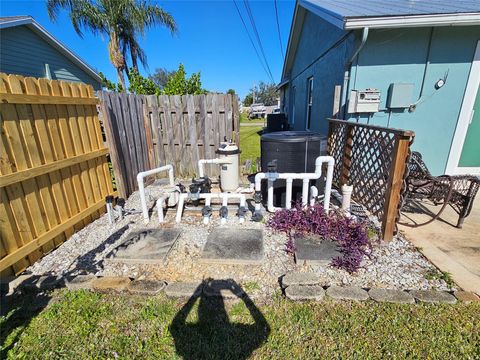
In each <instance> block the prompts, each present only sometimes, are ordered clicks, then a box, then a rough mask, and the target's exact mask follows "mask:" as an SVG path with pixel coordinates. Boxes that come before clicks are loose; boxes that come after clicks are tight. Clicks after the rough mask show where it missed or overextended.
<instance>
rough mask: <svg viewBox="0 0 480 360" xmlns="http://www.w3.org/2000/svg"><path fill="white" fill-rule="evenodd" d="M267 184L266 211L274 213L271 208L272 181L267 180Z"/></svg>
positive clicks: (273, 208)
mask: <svg viewBox="0 0 480 360" xmlns="http://www.w3.org/2000/svg"><path fill="white" fill-rule="evenodd" d="M267 184H268V187H267V194H268V198H267V200H268V201H267V208H268V211H270V212H274V211H275V207H274V206H273V180H270V179H268V181H267Z"/></svg>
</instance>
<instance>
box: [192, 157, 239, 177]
mask: <svg viewBox="0 0 480 360" xmlns="http://www.w3.org/2000/svg"><path fill="white" fill-rule="evenodd" d="M231 163H232V161H231V160H230V159H228V158H222V159H218V158H217V159H200V160H198V177H201V178H202V177H204V176H205V171H204V170H203V164H218V165H221V164H231Z"/></svg>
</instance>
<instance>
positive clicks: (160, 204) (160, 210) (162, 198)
mask: <svg viewBox="0 0 480 360" xmlns="http://www.w3.org/2000/svg"><path fill="white" fill-rule="evenodd" d="M169 196H170V194H167V193H165V194H162V196H160V198H159V199H158V200H157V213H158V222H159V223H162V222H163V205H164V204H165V200H167V199H168V197H169Z"/></svg>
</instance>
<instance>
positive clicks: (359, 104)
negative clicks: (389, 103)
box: [347, 89, 380, 114]
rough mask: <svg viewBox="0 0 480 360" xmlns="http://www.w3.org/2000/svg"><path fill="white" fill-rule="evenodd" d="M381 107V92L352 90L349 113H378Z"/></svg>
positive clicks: (375, 90)
mask: <svg viewBox="0 0 480 360" xmlns="http://www.w3.org/2000/svg"><path fill="white" fill-rule="evenodd" d="M379 106H380V91H378V90H377V89H365V90H352V91H351V92H350V100H349V101H348V109H347V111H348V113H350V114H352V113H376V112H378V108H379Z"/></svg>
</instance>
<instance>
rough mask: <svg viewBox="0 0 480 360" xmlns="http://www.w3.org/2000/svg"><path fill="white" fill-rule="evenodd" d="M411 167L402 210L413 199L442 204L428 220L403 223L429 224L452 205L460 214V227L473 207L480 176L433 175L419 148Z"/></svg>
mask: <svg viewBox="0 0 480 360" xmlns="http://www.w3.org/2000/svg"><path fill="white" fill-rule="evenodd" d="M408 170H409V173H408V176H407V178H406V192H405V195H404V203H403V206H402V210H405V209H407V207H408V206H409V203H411V201H412V200H420V201H423V200H430V201H431V202H433V204H434V205H442V207H441V208H440V210H439V211H438V213H436V214H434V215H433V216H432V218H431V219H430V220H428V221H427V222H424V223H421V224H408V223H401V224H402V225H406V226H410V227H417V226H422V225H426V224H429V223H431V222H432V221H434V220H436V219H438V217H439V216H440V215H441V214H442V212H443V211H444V210H445V208H446V207H447V205H450V207H452V208H453V209H454V210H455V212H456V213H457V214H458V222H457V227H458V228H461V227H462V224H463V221H464V220H465V218H466V217H467V216H468V215H469V214H470V211H471V210H472V206H473V201H474V200H475V195H476V194H477V192H478V189H479V187H480V179H479V178H478V177H476V176H472V175H453V176H450V175H441V176H432V175H431V174H430V171H429V170H428V168H427V166H426V165H425V163H424V162H423V160H422V155H421V154H420V153H419V152H416V151H413V152H412V154H411V157H410V161H409V163H408Z"/></svg>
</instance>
